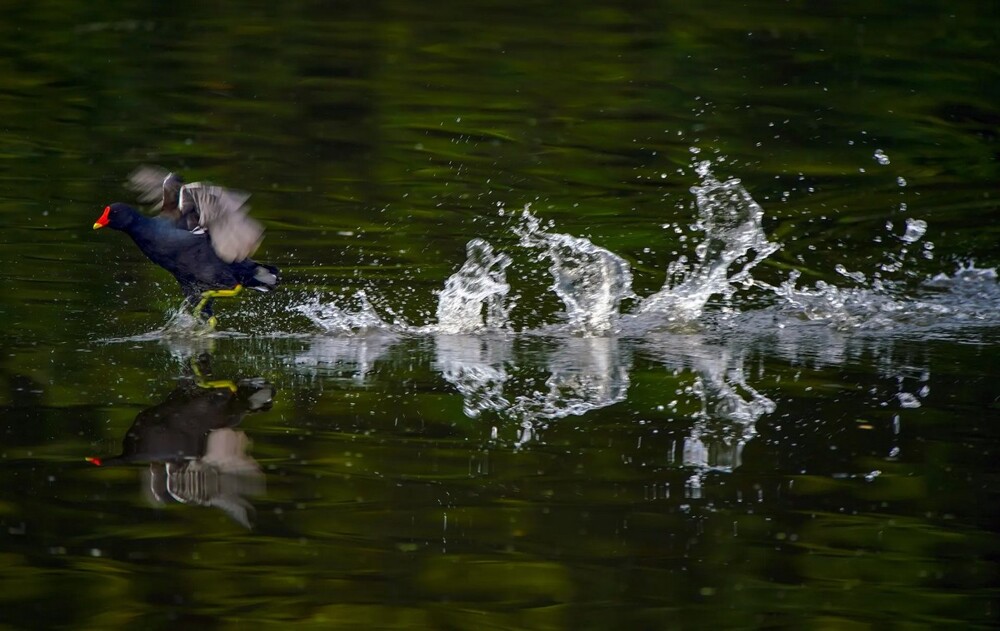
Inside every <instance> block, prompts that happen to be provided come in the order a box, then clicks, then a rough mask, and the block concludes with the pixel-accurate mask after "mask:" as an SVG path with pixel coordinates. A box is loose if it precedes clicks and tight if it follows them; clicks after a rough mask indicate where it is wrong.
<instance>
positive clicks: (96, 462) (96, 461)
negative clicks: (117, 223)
mask: <svg viewBox="0 0 1000 631" xmlns="http://www.w3.org/2000/svg"><path fill="white" fill-rule="evenodd" d="M94 225H95V226H97V224H96V223H95V224H94ZM84 460H86V461H87V462H89V463H90V464H92V465H94V466H97V467H99V466H101V459H100V458H95V457H93V456H89V457H87V458H84Z"/></svg>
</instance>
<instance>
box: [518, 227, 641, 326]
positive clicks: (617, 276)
mask: <svg viewBox="0 0 1000 631" xmlns="http://www.w3.org/2000/svg"><path fill="white" fill-rule="evenodd" d="M514 232H515V234H517V235H518V236H519V237H520V239H521V241H520V243H521V245H522V246H524V247H527V248H536V249H540V250H541V251H542V252H541V254H540V255H539V260H541V259H544V258H547V259H549V260H550V261H551V262H552V263H551V265H550V266H549V273H550V274H552V278H553V281H554V282H553V284H552V285H551V287H550V289H551V290H552V291H553V292H555V294H556V295H557V296H559V299H560V300H562V302H563V304H564V305H565V307H566V312H565V318H566V325H567V327H568V329H569V330H570V331H571V332H574V333H582V334H584V335H602V334H605V333H608V332H610V331H613V330H614V328H615V325H616V323H617V320H618V317H619V305H620V304H621V301H622V299H624V298H630V297H632V296H633V295H634V294H633V293H632V271H631V268H630V267H629V264H628V262H627V261H626V260H625V259H623V258H622V257H620V256H618V255H617V254H615V253H614V252H611V251H610V250H606V249H604V248H602V247H599V246H597V245H594V244H593V243H591V241H590V240H589V239H585V238H583V237H574V236H570V235H568V234H560V233H554V232H548V231H546V230H545V229H544V228H543V227H542V225H541V221H539V219H538V218H537V217H535V216H534V215H533V214H532V213H531V212H530V210H529V209H528V208H525V209H524V212H523V213H522V215H521V223H520V225H518V226H516V227H515V228H514Z"/></svg>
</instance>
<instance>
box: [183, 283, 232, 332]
mask: <svg viewBox="0 0 1000 631" xmlns="http://www.w3.org/2000/svg"><path fill="white" fill-rule="evenodd" d="M241 291H243V285H237V286H235V287H233V288H232V289H209V290H207V291H203V292H201V302H199V303H198V305H197V306H196V307H195V308H194V312H195V313H196V314H197V313H201V310H202V309H204V308H205V305H206V304H207V303H208V301H209V300H211V299H212V298H232V297H233V296H235V295H237V294H239V293H240V292H241ZM210 322H211V320H210ZM212 328H215V326H214V324H213V326H212Z"/></svg>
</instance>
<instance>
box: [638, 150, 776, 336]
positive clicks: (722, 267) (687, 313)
mask: <svg viewBox="0 0 1000 631" xmlns="http://www.w3.org/2000/svg"><path fill="white" fill-rule="evenodd" d="M697 172H698V175H699V176H700V177H701V185H700V186H694V187H692V188H691V192H692V193H694V195H695V204H696V206H697V208H698V219H697V222H696V223H695V225H694V227H695V228H696V229H697V230H700V231H702V232H704V235H705V236H704V238H703V239H702V241H701V242H700V243H699V244H698V246H697V247H696V248H695V256H696V260H695V261H694V262H693V263H692V264H691V265H690V266H688V260H687V259H686V258H685V257H682V258H680V259H678V260H677V261H675V262H673V263H671V264H670V266H669V267H668V268H667V280H666V281H665V282H664V284H663V288H662V289H661V290H660V291H658V292H657V293H655V294H653V295H651V296H649V297H647V298H646V299H645V300H643V301H642V303H641V304H640V306H639V313H640V314H656V315H657V316H660V317H665V318H666V319H667V321H668V322H670V323H675V324H685V323H689V322H694V321H696V320H697V319H698V318H699V317H700V316H701V314H702V311H703V309H704V307H705V304H706V303H707V302H708V300H709V298H711V297H712V296H713V295H716V294H721V295H722V296H723V297H724V298H726V299H728V298H730V297H731V296H732V294H733V292H734V291H735V288H736V285H739V284H743V285H750V284H752V283H753V282H754V281H753V278H752V277H751V276H750V270H751V269H753V268H754V267H755V266H756V265H758V264H759V263H760V262H761V261H763V260H764V259H766V258H767V257H768V256H770V255H771V254H773V253H774V252H775V251H777V250H778V248H779V247H780V246H779V245H778V244H777V243H772V242H771V241H768V240H767V235H766V234H765V233H764V227H763V225H762V220H763V218H764V210H763V209H762V208H761V207H760V205H758V204H757V202H755V201H754V200H753V198H752V197H751V196H750V193H748V192H747V190H746V189H745V188H743V185H742V184H740V181H739V180H738V179H735V178H732V179H729V180H726V181H725V182H720V181H719V180H718V179H716V178H715V176H714V175H713V174H712V172H711V169H710V163H709V162H708V161H705V162H701V163H699V164H698V166H697ZM751 252H753V256H752V257H751V256H749V255H750V253H751ZM737 264H742V267H740V269H739V270H738V271H736V272H735V273H730V271H729V270H730V267H732V266H733V265H737Z"/></svg>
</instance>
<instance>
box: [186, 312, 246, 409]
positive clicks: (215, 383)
mask: <svg viewBox="0 0 1000 631" xmlns="http://www.w3.org/2000/svg"><path fill="white" fill-rule="evenodd" d="M213 319H214V318H213ZM191 372H193V373H194V382H195V384H196V385H197V386H198V387H199V388H208V389H212V388H228V389H229V391H230V392H236V390H237V388H236V384H235V383H233V382H232V381H230V380H229V379H215V380H212V381H209V380H206V379H205V375H203V374H202V373H201V368H199V367H198V361H197V360H196V359H195V358H194V357H192V358H191Z"/></svg>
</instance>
